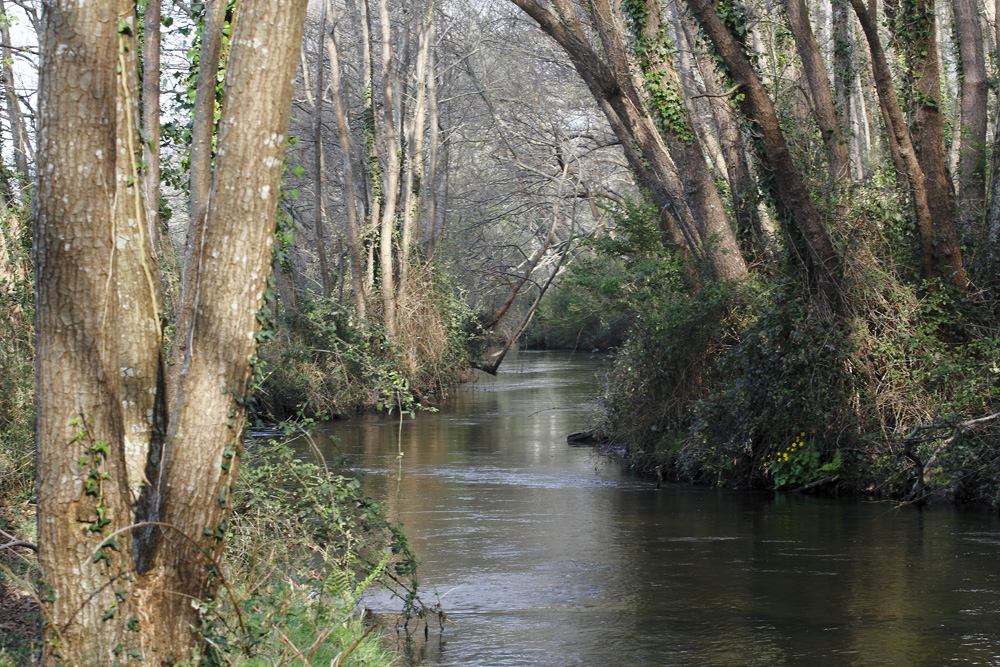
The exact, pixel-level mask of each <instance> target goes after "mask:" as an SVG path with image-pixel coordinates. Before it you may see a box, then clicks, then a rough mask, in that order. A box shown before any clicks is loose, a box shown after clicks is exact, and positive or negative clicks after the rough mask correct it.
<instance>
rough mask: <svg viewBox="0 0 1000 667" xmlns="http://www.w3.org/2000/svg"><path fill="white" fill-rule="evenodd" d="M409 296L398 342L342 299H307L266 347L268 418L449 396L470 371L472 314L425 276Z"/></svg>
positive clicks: (415, 280) (417, 277) (262, 394)
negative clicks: (356, 316)
mask: <svg viewBox="0 0 1000 667" xmlns="http://www.w3.org/2000/svg"><path fill="white" fill-rule="evenodd" d="M403 294H404V295H406V296H405V297H403V298H402V299H401V301H400V303H399V304H398V310H399V312H400V316H399V322H398V325H397V328H398V330H399V332H400V333H399V336H398V338H396V339H395V340H394V339H392V338H390V337H389V336H388V334H387V333H386V331H385V329H384V328H382V327H380V326H377V325H375V324H373V323H371V322H358V321H357V320H355V319H354V318H353V317H352V316H351V315H350V314H349V312H348V311H347V310H346V309H345V308H344V307H343V306H341V305H339V304H337V303H336V302H334V301H331V300H323V299H320V298H316V297H314V296H310V295H303V296H302V297H301V298H300V300H299V303H298V307H297V309H296V310H294V311H292V312H287V313H286V314H284V315H283V316H281V317H280V318H279V319H278V321H277V322H276V324H275V328H274V332H273V335H272V336H270V337H269V340H267V341H266V342H265V343H264V344H263V345H262V346H261V348H260V352H259V356H260V357H261V359H262V361H263V362H264V364H263V366H262V377H263V379H262V382H261V386H260V389H259V391H258V398H259V400H260V411H261V413H262V414H263V415H266V416H268V417H270V418H272V419H275V420H282V419H287V418H289V417H291V416H294V415H297V414H300V413H301V414H305V415H308V416H311V417H320V418H330V417H333V416H337V415H343V414H352V413H354V412H357V411H360V410H366V409H372V408H378V409H382V408H400V409H402V410H411V409H413V408H414V407H416V406H418V405H419V404H422V403H424V402H427V401H431V400H434V399H435V398H438V397H441V396H443V395H444V394H445V392H446V391H447V388H448V387H450V386H451V385H453V384H454V383H456V382H458V381H459V380H461V379H462V378H463V376H464V373H466V372H467V369H468V350H467V346H468V342H469V336H468V334H467V333H466V330H467V328H468V327H467V320H468V319H469V318H470V314H469V313H468V312H467V309H465V307H464V305H462V301H461V299H460V298H459V295H457V294H456V293H455V292H454V290H452V289H450V288H449V287H448V286H447V285H446V284H444V282H443V280H440V279H439V280H437V281H436V282H435V281H431V280H430V278H429V277H428V276H427V275H425V274H421V273H420V272H414V274H413V276H412V279H411V280H410V283H409V285H408V286H407V289H406V290H404V291H403Z"/></svg>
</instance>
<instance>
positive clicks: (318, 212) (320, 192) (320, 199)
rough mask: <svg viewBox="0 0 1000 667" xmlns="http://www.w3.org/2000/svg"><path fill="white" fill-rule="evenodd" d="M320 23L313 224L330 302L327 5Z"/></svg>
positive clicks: (314, 137)
mask: <svg viewBox="0 0 1000 667" xmlns="http://www.w3.org/2000/svg"><path fill="white" fill-rule="evenodd" d="M322 5H323V7H322V9H321V10H320V19H319V37H318V38H317V40H316V44H317V46H316V98H315V102H314V106H313V149H314V153H313V187H314V189H315V195H316V197H315V202H314V205H315V209H314V212H315V216H314V219H313V224H314V225H315V227H316V254H317V255H319V277H320V284H321V285H322V288H323V298H324V299H329V298H330V269H329V266H328V264H327V257H326V232H325V230H324V229H323V225H324V221H323V218H324V215H323V212H324V208H325V204H326V188H324V187H323V186H324V180H325V179H326V167H325V164H324V157H325V156H324V154H323V98H324V97H325V96H326V85H325V80H324V77H323V50H324V49H323V47H324V46H325V42H326V2H325V1H324V2H323V3H322Z"/></svg>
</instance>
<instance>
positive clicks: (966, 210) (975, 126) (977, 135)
mask: <svg viewBox="0 0 1000 667" xmlns="http://www.w3.org/2000/svg"><path fill="white" fill-rule="evenodd" d="M952 6H953V8H954V12H955V32H957V33H958V46H959V52H960V54H961V60H960V63H961V75H962V123H961V126H960V127H959V128H958V129H959V132H958V134H959V137H960V139H958V141H960V142H961V146H960V149H959V162H958V178H957V185H958V187H957V190H958V211H959V216H960V219H961V222H962V224H963V226H964V227H965V228H966V229H968V228H969V226H970V225H971V224H972V223H974V222H978V221H980V220H981V219H982V217H983V214H984V212H985V202H986V96H987V85H986V62H985V59H984V57H983V29H982V25H981V24H980V21H979V3H978V2H977V1H976V0H952Z"/></svg>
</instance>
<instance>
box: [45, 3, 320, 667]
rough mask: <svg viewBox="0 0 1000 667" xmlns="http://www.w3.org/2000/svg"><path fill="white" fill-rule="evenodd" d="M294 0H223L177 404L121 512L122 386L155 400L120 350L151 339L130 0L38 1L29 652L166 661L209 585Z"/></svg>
mask: <svg viewBox="0 0 1000 667" xmlns="http://www.w3.org/2000/svg"><path fill="white" fill-rule="evenodd" d="M119 6H120V7H121V8H122V13H121V14H119V13H118V12H116V9H117V8H118V7H119ZM305 7H306V1H305V0H297V1H296V2H289V0H243V2H242V3H241V6H240V20H239V21H238V22H237V23H238V24H237V26H236V29H235V33H234V35H233V45H234V46H233V50H232V62H231V65H230V67H229V68H228V72H227V77H226V103H225V105H224V109H223V116H222V120H221V122H220V131H219V142H218V153H217V154H218V159H217V163H216V169H215V175H214V179H213V183H214V185H213V187H212V190H211V192H212V196H211V201H210V202H209V205H208V207H207V209H206V210H207V220H208V224H207V225H206V226H205V234H204V240H203V246H204V248H203V250H204V252H203V255H202V256H203V259H204V263H203V265H202V266H200V267H199V270H198V271H197V272H195V274H194V275H195V284H193V285H188V286H187V287H186V290H187V291H186V293H187V294H192V295H194V297H195V298H194V299H193V303H192V306H191V307H192V309H193V311H194V312H193V316H191V317H189V318H188V319H189V321H191V323H192V326H191V330H190V331H189V332H186V333H187V335H188V339H189V343H190V344H189V345H188V346H187V348H186V352H185V355H184V357H182V358H179V359H177V365H178V366H179V367H180V368H181V373H180V375H179V385H178V386H179V393H178V395H177V400H176V405H177V408H176V411H175V412H174V413H173V414H171V415H170V417H171V421H170V424H169V427H168V430H167V442H166V443H165V445H164V450H163V456H162V457H161V456H157V455H156V453H155V452H153V451H150V453H149V455H148V457H147V460H146V467H145V472H146V476H147V478H149V477H150V476H151V473H152V477H154V478H156V479H157V480H159V484H158V486H157V487H156V488H155V493H154V494H151V496H150V497H149V498H148V500H149V502H148V503H146V504H145V505H141V506H140V507H139V511H138V512H137V513H134V512H133V510H132V507H130V502H129V491H128V488H129V486H130V485H137V484H138V482H139V481H140V480H139V479H136V478H135V477H134V476H133V475H138V474H140V473H137V472H135V470H136V466H134V465H127V452H129V451H130V450H134V449H135V445H134V443H133V444H130V441H129V440H127V439H126V433H125V431H126V430H128V431H129V433H128V435H129V437H130V438H132V437H134V436H135V432H133V431H132V428H133V427H134V426H137V425H138V426H142V425H141V424H138V421H137V420H139V418H140V416H141V415H140V414H139V411H137V410H136V411H134V410H133V407H134V406H132V405H130V404H129V403H131V402H132V401H133V400H136V398H137V397H139V396H140V395H142V394H149V395H155V397H156V400H157V401H159V404H158V405H159V406H161V407H162V405H163V383H162V376H160V375H158V374H157V373H153V372H147V371H145V370H143V371H142V372H140V369H139V364H140V363H142V362H141V361H138V360H137V361H134V362H133V361H132V356H130V355H132V353H133V352H138V353H140V354H141V355H147V356H151V357H152V358H154V359H156V360H158V359H159V358H160V355H161V349H162V346H161V343H160V341H159V335H158V332H156V325H157V323H158V318H157V317H156V316H155V310H154V308H155V305H154V304H155V300H156V299H155V295H156V288H157V286H158V280H156V279H153V277H152V275H151V271H152V269H153V267H154V266H155V265H152V264H151V263H150V257H151V256H150V254H149V252H148V251H149V246H150V239H149V236H148V234H146V227H145V218H144V213H143V210H142V197H141V195H140V193H139V188H140V185H141V181H140V179H139V178H138V171H137V163H138V156H139V153H140V150H141V149H140V146H139V143H138V141H137V125H138V122H137V120H138V117H137V109H136V105H137V98H138V87H137V68H136V60H135V25H136V23H135V17H134V16H133V15H132V12H133V11H134V4H133V3H131V2H129V1H127V0H121V1H119V2H117V3H116V2H115V1H113V0H92V1H90V2H86V3H79V2H72V1H70V0H64V1H62V2H51V3H45V5H44V6H43V20H44V25H45V31H44V36H43V37H44V38H43V46H42V50H43V54H44V55H43V60H42V62H43V68H42V71H41V80H40V94H39V100H40V108H39V114H40V115H39V120H40V122H39V160H40V161H39V167H40V168H39V169H38V174H39V179H38V199H37V200H36V209H35V234H36V248H37V254H36V269H37V287H36V309H37V311H36V312H37V346H36V347H37V351H38V354H37V357H36V358H37V360H38V361H37V363H38V367H37V378H38V388H39V391H38V392H37V407H38V410H37V422H36V440H37V449H38V511H39V542H40V554H39V558H40V562H41V565H42V569H43V575H44V577H45V590H46V591H48V592H47V593H46V594H45V596H44V598H45V604H46V607H47V615H48V617H49V618H50V619H51V621H52V622H51V623H50V624H48V626H47V628H46V633H47V641H46V644H45V661H46V664H51V665H55V664H77V665H81V666H82V665H91V664H93V665H96V664H112V663H113V662H118V661H121V664H139V663H143V664H157V665H163V664H176V663H179V662H184V661H186V660H189V659H190V657H191V654H192V651H193V650H194V649H195V648H196V647H197V646H198V645H199V644H200V641H201V639H200V637H199V635H198V634H197V633H196V632H193V630H194V629H196V628H197V627H198V626H199V625H200V619H199V617H198V612H197V610H196V609H195V607H194V606H193V605H192V604H191V601H192V600H197V599H204V598H205V597H206V596H211V595H212V594H213V593H214V589H215V587H216V586H217V585H218V581H217V580H216V579H215V578H214V577H213V574H212V572H213V571H214V570H213V568H214V564H215V562H216V561H217V557H218V555H219V552H220V550H221V545H222V538H223V537H224V533H225V520H226V517H227V516H228V513H229V498H230V493H231V491H232V483H233V479H234V476H235V474H236V471H237V468H238V458H239V452H240V449H241V447H242V432H243V425H244V421H245V402H246V401H245V399H246V392H247V381H248V380H249V377H250V371H251V369H250V358H251V356H252V353H253V351H254V348H255V345H256V339H255V333H256V330H257V327H258V324H257V320H256V313H257V310H258V308H259V307H260V305H261V303H262V300H263V292H264V287H265V280H266V277H267V274H268V273H269V270H270V263H271V251H270V248H271V241H272V239H273V233H274V218H275V212H276V205H277V200H278V187H279V185H280V175H281V164H282V156H283V154H284V148H285V140H284V133H285V129H286V127H287V122H288V117H289V112H290V106H291V94H292V84H293V79H294V72H295V66H296V64H297V60H298V56H297V50H298V48H299V46H300V39H301V32H302V23H303V21H304V17H305ZM119 19H120V20H119ZM263 53H267V54H269V55H268V58H269V62H268V64H269V66H268V67H266V68H264V67H260V62H261V56H262V54H263ZM116 72H120V73H121V76H119V77H116ZM116 139H117V141H116ZM192 223H193V221H192ZM157 278H158V276H157ZM112 287H113V289H112ZM132 311H135V312H132ZM147 334H155V335H153V336H150V337H147V338H144V336H146V335H147ZM143 341H145V342H143ZM132 363H135V364H136V366H135V367H130V366H128V364H132ZM156 413H157V409H156V407H155V405H154V410H153V415H152V416H149V414H148V413H147V422H148V423H147V424H146V425H145V427H146V428H148V431H147V432H153V431H155V429H156V428H157V423H158V422H157V417H156ZM160 414H162V412H161V413H160ZM130 424H131V425H130ZM135 437H137V436H135ZM143 437H145V436H143ZM152 437H154V438H155V434H154V436H152ZM128 458H132V457H131V456H129V457H128ZM144 520H152V521H157V522H159V525H163V526H166V525H168V524H169V528H164V529H162V530H163V532H162V534H161V535H160V536H159V539H142V534H144V533H145V532H146V531H144V530H141V531H134V529H132V528H130V526H131V525H132V524H133V522H134V521H144ZM133 532H135V534H137V535H138V536H139V539H137V541H136V544H135V546H134V547H133V542H132V540H131V539H129V536H130V535H131V534H132V533H133ZM192 547H194V548H192ZM199 553H200V554H203V556H196V555H195V554H199ZM209 565H211V566H212V567H210V566H209ZM131 649H134V650H135V651H136V652H137V653H136V655H137V656H139V657H134V656H133V655H132V651H131Z"/></svg>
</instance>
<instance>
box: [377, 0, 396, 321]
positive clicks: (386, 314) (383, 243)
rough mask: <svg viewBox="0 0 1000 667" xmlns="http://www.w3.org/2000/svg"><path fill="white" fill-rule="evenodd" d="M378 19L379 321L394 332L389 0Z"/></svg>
mask: <svg viewBox="0 0 1000 667" xmlns="http://www.w3.org/2000/svg"><path fill="white" fill-rule="evenodd" d="M379 20H380V21H379V22H380V23H381V26H382V75H383V77H384V78H383V87H384V89H383V91H382V95H383V104H382V111H383V122H382V133H383V137H384V143H385V147H386V149H385V150H386V159H385V174H384V176H385V178H384V180H383V181H382V193H383V195H382V196H383V198H384V203H383V206H382V219H381V227H380V230H379V270H380V272H381V275H380V276H379V278H380V289H381V294H382V324H383V325H384V326H385V330H386V331H387V332H388V333H389V335H390V336H395V335H396V288H395V285H394V282H395V281H394V279H395V276H394V275H393V270H394V267H393V247H394V241H393V238H392V237H393V231H394V230H395V225H396V201H397V199H398V197H399V141H398V139H397V138H396V121H395V116H394V115H393V114H394V110H395V90H394V89H395V82H394V81H393V75H392V65H393V57H392V25H391V23H390V22H389V2H388V0H379Z"/></svg>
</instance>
